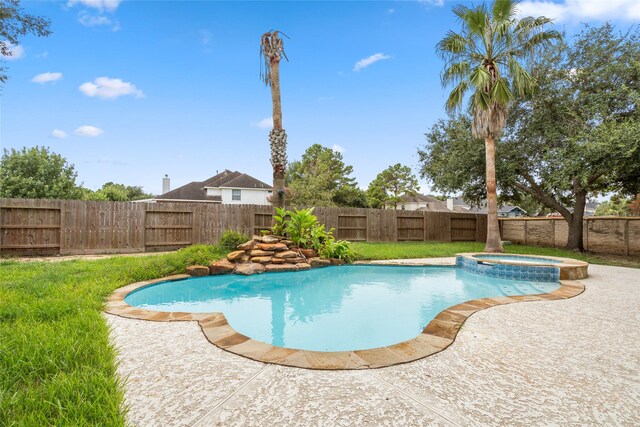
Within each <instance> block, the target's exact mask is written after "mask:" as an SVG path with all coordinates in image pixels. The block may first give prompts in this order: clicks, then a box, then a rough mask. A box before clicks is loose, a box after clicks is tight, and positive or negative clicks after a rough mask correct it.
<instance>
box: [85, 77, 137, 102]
mask: <svg viewBox="0 0 640 427" xmlns="http://www.w3.org/2000/svg"><path fill="white" fill-rule="evenodd" d="M78 89H80V92H82V93H84V94H85V95H87V96H91V97H93V96H97V97H98V98H102V99H115V98H117V97H119V96H124V95H133V96H135V97H136V98H144V93H142V91H141V90H140V89H138V88H137V87H135V85H134V84H132V83H129V82H123V81H122V80H121V79H112V78H109V77H98V78H97V79H95V80H94V81H93V83H91V82H86V83H83V84H81V85H80V87H79V88H78Z"/></svg>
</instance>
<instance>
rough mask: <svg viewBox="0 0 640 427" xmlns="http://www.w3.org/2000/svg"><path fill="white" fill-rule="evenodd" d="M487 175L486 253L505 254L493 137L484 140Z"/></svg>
mask: <svg viewBox="0 0 640 427" xmlns="http://www.w3.org/2000/svg"><path fill="white" fill-rule="evenodd" d="M484 144H485V156H486V175H487V243H486V245H485V247H484V250H485V252H503V251H504V250H503V249H502V239H501V238H500V224H499V223H498V195H497V192H496V144H495V140H494V139H493V137H492V136H491V137H487V138H485V139H484Z"/></svg>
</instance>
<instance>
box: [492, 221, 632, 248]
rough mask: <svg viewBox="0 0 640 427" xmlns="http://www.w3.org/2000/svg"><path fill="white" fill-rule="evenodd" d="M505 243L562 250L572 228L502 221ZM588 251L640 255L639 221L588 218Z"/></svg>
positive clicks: (585, 232)
mask: <svg viewBox="0 0 640 427" xmlns="http://www.w3.org/2000/svg"><path fill="white" fill-rule="evenodd" d="M500 229H501V233H502V239H503V240H509V241H511V242H514V243H520V244H523V245H534V246H551V247H556V248H562V247H564V246H565V245H566V244H567V236H568V233H569V228H568V225H567V222H566V221H565V220H564V218H503V219H500ZM582 237H583V240H584V248H585V250H587V251H590V252H595V253H603V254H615V255H640V217H589V218H585V220H584V228H583V232H582Z"/></svg>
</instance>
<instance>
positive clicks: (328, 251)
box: [319, 239, 356, 262]
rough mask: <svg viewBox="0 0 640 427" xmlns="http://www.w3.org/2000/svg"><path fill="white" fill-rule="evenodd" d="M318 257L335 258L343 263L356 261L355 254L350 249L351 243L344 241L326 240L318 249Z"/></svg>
mask: <svg viewBox="0 0 640 427" xmlns="http://www.w3.org/2000/svg"><path fill="white" fill-rule="evenodd" d="M319 253H320V256H322V257H323V258H337V259H341V260H343V261H345V262H352V261H353V260H355V259H356V253H355V251H354V250H353V248H352V247H351V243H350V242H347V241H346V240H334V239H330V240H328V241H327V242H326V243H325V244H324V245H323V246H322V248H320V251H319Z"/></svg>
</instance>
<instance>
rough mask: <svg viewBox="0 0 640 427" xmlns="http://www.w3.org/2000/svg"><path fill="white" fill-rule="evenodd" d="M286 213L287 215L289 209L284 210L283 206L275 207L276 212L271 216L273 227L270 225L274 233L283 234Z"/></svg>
mask: <svg viewBox="0 0 640 427" xmlns="http://www.w3.org/2000/svg"><path fill="white" fill-rule="evenodd" d="M287 215H289V211H286V210H285V209H284V208H276V214H275V215H274V216H273V227H271V231H272V232H273V234H274V235H276V236H284V228H285V224H286V222H287Z"/></svg>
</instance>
